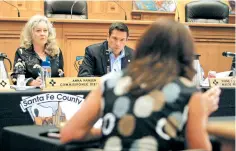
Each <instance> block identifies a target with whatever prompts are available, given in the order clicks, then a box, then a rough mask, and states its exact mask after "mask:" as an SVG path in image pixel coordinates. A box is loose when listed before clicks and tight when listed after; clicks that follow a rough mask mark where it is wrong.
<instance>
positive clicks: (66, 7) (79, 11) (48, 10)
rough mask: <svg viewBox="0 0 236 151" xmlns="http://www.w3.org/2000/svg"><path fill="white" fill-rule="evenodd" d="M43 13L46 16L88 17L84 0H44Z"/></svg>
mask: <svg viewBox="0 0 236 151" xmlns="http://www.w3.org/2000/svg"><path fill="white" fill-rule="evenodd" d="M44 13H45V16H47V17H48V18H65V19H66V18H73V19H88V12H87V2H86V1H71V0H64V1H61V0H60V1H54V0H45V1H44Z"/></svg>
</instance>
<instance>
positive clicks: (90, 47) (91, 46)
mask: <svg viewBox="0 0 236 151" xmlns="http://www.w3.org/2000/svg"><path fill="white" fill-rule="evenodd" d="M103 45H104V43H102V42H101V43H96V44H92V45H89V46H88V47H87V48H88V49H90V50H94V49H99V48H102V47H103Z"/></svg>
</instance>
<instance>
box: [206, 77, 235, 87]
mask: <svg viewBox="0 0 236 151" xmlns="http://www.w3.org/2000/svg"><path fill="white" fill-rule="evenodd" d="M209 83H210V86H211V87H214V86H219V87H223V88H235V87H236V78H235V77H228V78H209Z"/></svg>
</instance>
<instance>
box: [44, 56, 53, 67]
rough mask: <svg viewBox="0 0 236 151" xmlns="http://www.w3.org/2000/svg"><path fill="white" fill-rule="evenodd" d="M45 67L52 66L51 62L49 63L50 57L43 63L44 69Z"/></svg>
mask: <svg viewBox="0 0 236 151" xmlns="http://www.w3.org/2000/svg"><path fill="white" fill-rule="evenodd" d="M43 66H44V67H45V66H51V63H50V61H49V58H48V57H46V61H43V62H42V67H43Z"/></svg>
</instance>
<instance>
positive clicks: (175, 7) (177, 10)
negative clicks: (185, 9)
mask: <svg viewBox="0 0 236 151" xmlns="http://www.w3.org/2000/svg"><path fill="white" fill-rule="evenodd" d="M173 1H174V3H175V9H176V11H177V18H178V22H179V21H180V18H179V9H178V7H177V3H176V0H173Z"/></svg>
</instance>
